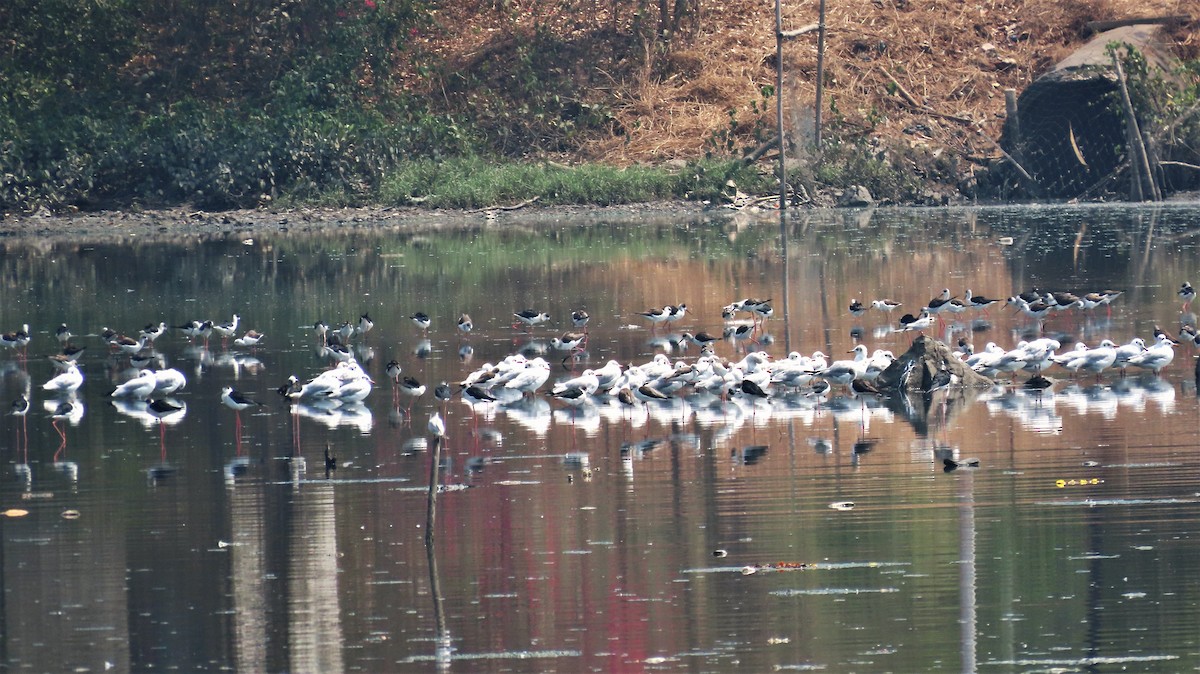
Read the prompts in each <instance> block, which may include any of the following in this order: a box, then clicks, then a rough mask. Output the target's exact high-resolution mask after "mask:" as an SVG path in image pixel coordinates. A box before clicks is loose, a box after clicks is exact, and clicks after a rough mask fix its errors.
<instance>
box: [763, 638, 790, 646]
mask: <svg viewBox="0 0 1200 674" xmlns="http://www.w3.org/2000/svg"><path fill="white" fill-rule="evenodd" d="M767 643H768V644H769V645H771V646H775V645H778V644H790V643H792V640H791V639H789V638H787V637H770V638H768V639H767Z"/></svg>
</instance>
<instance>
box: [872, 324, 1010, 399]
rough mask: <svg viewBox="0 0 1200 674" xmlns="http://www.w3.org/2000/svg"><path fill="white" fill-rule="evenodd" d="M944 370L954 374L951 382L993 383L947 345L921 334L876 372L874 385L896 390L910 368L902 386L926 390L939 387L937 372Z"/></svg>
mask: <svg viewBox="0 0 1200 674" xmlns="http://www.w3.org/2000/svg"><path fill="white" fill-rule="evenodd" d="M910 363H911V366H910ZM910 367H911V371H910V370H909V368H910ZM943 370H945V371H947V372H949V373H950V374H951V375H954V378H955V382H954V383H953V384H952V386H960V387H967V388H975V387H980V388H987V387H990V386H992V384H993V382H992V380H991V379H988V378H987V377H985V376H983V375H981V374H979V373H978V372H975V371H974V370H972V369H971V368H969V367H967V366H966V365H965V364H963V362H962V361H961V360H959V359H958V358H957V357H956V356H955V355H954V352H953V351H952V350H951V349H950V347H948V346H946V345H945V344H943V343H941V342H939V341H937V340H936V339H932V338H930V337H926V336H925V335H921V336H920V337H917V338H916V339H914V340H913V343H912V346H910V347H908V351H905V352H904V354H903V355H901V356H900V357H899V358H897V359H896V360H895V362H893V363H892V364H891V365H890V366H888V369H886V370H884V371H883V372H882V373H881V374H880V375H879V379H878V381H877V382H876V386H878V387H879V388H880V389H881V390H897V389H899V388H900V387H901V386H900V385H901V380H902V379H905V377H904V373H905V372H909V374H908V377H907V380H906V381H905V384H906V385H905V387H904V388H905V390H906V391H918V392H921V391H929V390H931V389H933V388H936V387H938V379H939V376H938V375H939V374H940V373H941V372H942V371H943Z"/></svg>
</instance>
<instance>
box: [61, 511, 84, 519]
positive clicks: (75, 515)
mask: <svg viewBox="0 0 1200 674" xmlns="http://www.w3.org/2000/svg"><path fill="white" fill-rule="evenodd" d="M79 517H80V513H79V511H78V510H73V509H72V510H64V511H62V518H63V519H64V520H77V519H79Z"/></svg>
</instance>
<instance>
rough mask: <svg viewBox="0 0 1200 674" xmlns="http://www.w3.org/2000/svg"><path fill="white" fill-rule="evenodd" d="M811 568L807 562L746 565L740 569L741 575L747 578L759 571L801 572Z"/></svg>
mask: <svg viewBox="0 0 1200 674" xmlns="http://www.w3.org/2000/svg"><path fill="white" fill-rule="evenodd" d="M810 566H812V565H811V564H809V563H808V562H771V563H769V564H748V565H746V566H743V567H742V575H743V576H749V575H753V574H756V573H758V572H759V571H803V570H804V569H807V568H809V567H810Z"/></svg>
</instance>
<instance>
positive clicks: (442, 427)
mask: <svg viewBox="0 0 1200 674" xmlns="http://www.w3.org/2000/svg"><path fill="white" fill-rule="evenodd" d="M426 429H427V430H428V431H429V435H431V436H433V437H435V438H444V437H446V423H445V422H444V421H442V415H441V414H439V413H437V412H434V413H433V416H431V417H429V423H428V424H426Z"/></svg>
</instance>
